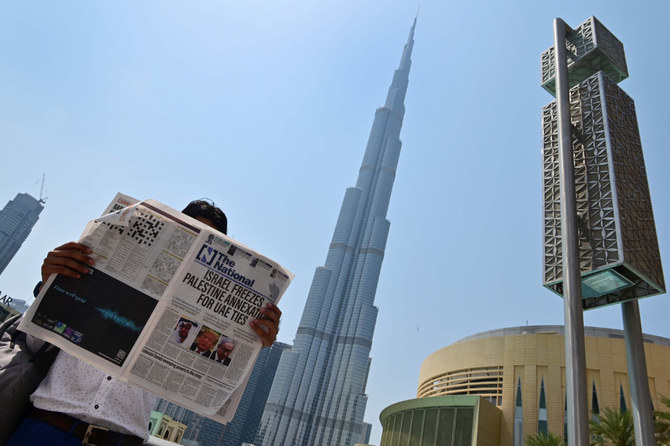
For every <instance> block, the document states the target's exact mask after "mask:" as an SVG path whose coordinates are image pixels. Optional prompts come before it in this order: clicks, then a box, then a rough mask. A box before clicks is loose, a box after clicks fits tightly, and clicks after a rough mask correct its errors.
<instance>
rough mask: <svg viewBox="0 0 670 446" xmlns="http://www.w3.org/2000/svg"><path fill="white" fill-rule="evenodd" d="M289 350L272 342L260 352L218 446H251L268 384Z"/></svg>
mask: <svg viewBox="0 0 670 446" xmlns="http://www.w3.org/2000/svg"><path fill="white" fill-rule="evenodd" d="M290 348H291V346H290V345H288V344H284V343H281V342H275V343H274V344H272V347H270V348H264V349H263V350H261V353H260V355H259V356H258V359H257V360H256V365H255V366H254V370H253V371H252V373H251V376H250V377H249V382H248V383H247V388H246V390H245V391H244V394H243V395H242V399H241V400H240V404H239V406H238V407H237V411H236V412H235V418H233V419H232V421H231V422H230V423H228V424H227V425H226V430H225V431H224V432H223V441H222V442H221V445H222V446H240V445H241V444H243V443H249V444H253V442H254V439H255V438H256V432H258V425H259V424H260V422H261V417H262V416H263V409H264V408H265V402H266V401H267V399H268V395H269V394H270V388H271V387H272V381H273V380H274V377H275V373H277V366H278V365H279V360H280V359H281V356H282V354H283V353H284V352H285V351H287V349H290Z"/></svg>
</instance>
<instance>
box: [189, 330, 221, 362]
mask: <svg viewBox="0 0 670 446" xmlns="http://www.w3.org/2000/svg"><path fill="white" fill-rule="evenodd" d="M220 336H221V333H219V332H217V331H215V330H213V329H211V328H209V327H207V326H206V325H203V326H202V328H201V329H200V332H199V333H198V336H197V337H196V338H195V341H194V342H193V344H191V348H190V350H191V351H194V352H196V353H197V354H199V355H200V356H203V357H205V358H209V357H211V355H212V353H213V352H212V349H213V348H214V346H215V345H216V343H217V342H218V341H219V337H220Z"/></svg>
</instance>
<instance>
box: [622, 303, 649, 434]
mask: <svg viewBox="0 0 670 446" xmlns="http://www.w3.org/2000/svg"><path fill="white" fill-rule="evenodd" d="M621 314H622V316H623V336H624V340H625V343H626V360H627V362H628V378H629V380H628V382H629V385H630V399H631V402H632V406H633V407H632V410H631V412H632V415H633V424H634V425H635V444H636V445H639V446H651V445H656V437H655V435H654V421H653V419H652V414H651V395H650V394H649V382H648V381H647V361H646V359H645V354H644V343H643V340H642V324H641V323H640V306H639V304H638V303H637V301H636V300H631V301H628V302H623V303H622V304H621Z"/></svg>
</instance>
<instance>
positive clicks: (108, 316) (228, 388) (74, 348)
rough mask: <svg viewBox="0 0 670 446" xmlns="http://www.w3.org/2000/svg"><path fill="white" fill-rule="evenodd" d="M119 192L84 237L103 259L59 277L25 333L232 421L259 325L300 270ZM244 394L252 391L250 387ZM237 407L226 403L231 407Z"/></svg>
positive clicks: (256, 350)
mask: <svg viewBox="0 0 670 446" xmlns="http://www.w3.org/2000/svg"><path fill="white" fill-rule="evenodd" d="M135 201H136V200H134V199H132V198H130V197H127V196H123V195H120V194H119V195H117V197H116V198H115V201H114V202H112V203H111V204H110V205H109V206H108V208H107V211H112V213H110V214H107V215H104V216H103V217H100V218H99V219H97V220H94V221H92V222H90V223H89V224H88V225H87V226H86V229H85V230H84V233H83V235H82V237H81V239H80V242H81V243H83V244H85V245H87V246H89V247H90V248H91V249H92V251H93V254H92V256H93V257H94V258H95V266H94V267H93V268H90V270H91V271H90V273H89V274H86V275H83V276H82V277H81V278H79V279H72V278H69V277H64V276H61V275H54V276H52V277H51V278H50V279H49V280H48V281H47V283H46V284H45V286H44V287H43V289H42V292H41V293H40V295H39V296H38V298H37V300H36V301H35V303H34V304H33V305H32V306H31V308H30V309H29V310H28V312H26V317H24V323H23V324H22V327H21V328H22V329H23V330H25V331H27V332H28V333H30V334H33V335H35V336H38V337H40V338H42V339H44V340H47V341H49V342H51V343H53V344H55V345H57V346H58V347H60V348H61V349H63V350H65V351H67V352H68V353H70V354H73V355H75V356H77V357H79V358H80V359H82V360H84V361H87V362H89V363H91V364H93V365H95V366H97V367H99V368H101V369H103V370H106V371H108V372H109V373H112V374H114V375H116V376H118V377H120V378H121V379H124V380H126V381H129V382H132V383H134V384H136V385H138V386H140V387H143V388H145V389H147V390H149V391H150V392H152V393H154V394H156V395H158V396H160V397H162V398H165V399H168V400H170V401H172V402H175V403H177V404H179V405H181V406H183V407H186V408H188V409H191V410H194V411H196V412H198V413H201V414H203V415H206V416H209V417H212V418H215V419H217V420H218V421H221V422H225V421H227V420H230V419H231V418H232V416H233V413H234V410H235V408H236V407H237V404H236V402H235V400H237V401H239V395H236V396H237V397H235V398H232V399H231V401H230V402H229V403H228V404H225V403H226V401H227V400H228V399H229V398H230V397H231V394H233V392H234V391H235V389H237V388H239V387H240V386H242V385H243V384H244V383H245V382H246V380H247V379H248V375H249V374H250V372H251V369H252V367H253V364H254V362H255V360H256V358H257V356H258V353H259V351H260V349H261V348H262V343H261V341H260V339H259V337H258V335H256V333H254V331H253V330H252V328H251V327H250V326H249V321H251V320H252V319H255V318H257V319H262V318H263V317H264V315H263V314H262V313H261V312H260V311H259V309H260V308H261V307H264V306H266V305H267V302H272V303H277V302H278V300H279V298H280V297H281V295H282V294H283V293H284V291H285V290H286V288H287V287H288V285H289V283H290V281H291V279H292V274H291V273H290V272H288V271H287V270H286V269H284V268H283V267H282V266H281V265H279V264H277V263H276V262H274V261H272V260H270V259H268V258H266V257H264V256H262V255H260V254H259V253H257V252H255V251H254V250H252V249H250V248H248V247H246V246H244V245H242V244H240V243H238V242H236V241H234V240H232V239H230V238H228V237H226V236H225V235H223V234H222V233H220V232H218V231H216V230H214V229H212V228H210V227H209V226H206V225H204V224H202V223H200V222H199V221H197V220H194V219H192V218H190V217H188V216H186V215H183V214H181V213H179V212H177V211H175V210H173V209H171V208H169V207H167V206H165V205H163V204H161V203H159V202H157V201H154V200H147V201H143V202H139V203H133V202H135ZM240 393H241V391H240ZM224 404H225V406H224Z"/></svg>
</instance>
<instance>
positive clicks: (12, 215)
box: [0, 194, 44, 274]
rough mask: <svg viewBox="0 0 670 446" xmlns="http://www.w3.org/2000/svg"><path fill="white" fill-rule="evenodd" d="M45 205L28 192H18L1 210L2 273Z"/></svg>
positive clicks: (0, 261)
mask: <svg viewBox="0 0 670 446" xmlns="http://www.w3.org/2000/svg"><path fill="white" fill-rule="evenodd" d="M42 209H44V206H42V204H41V203H40V201H39V200H36V199H34V198H33V197H31V196H30V195H28V194H18V195H17V196H16V198H14V199H13V200H11V201H10V202H9V203H7V205H6V206H5V207H4V209H3V210H1V211H0V274H2V272H3V271H4V270H5V267H7V265H8V264H9V262H10V261H11V260H12V258H13V257H14V254H16V253H17V251H18V250H19V248H20V247H21V244H22V243H23V241H24V240H25V239H26V237H28V234H30V230H31V229H33V226H35V223H37V220H38V219H39V218H40V212H42Z"/></svg>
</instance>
